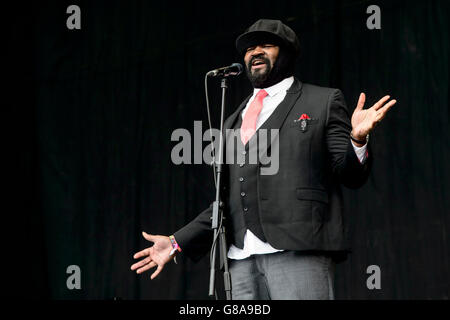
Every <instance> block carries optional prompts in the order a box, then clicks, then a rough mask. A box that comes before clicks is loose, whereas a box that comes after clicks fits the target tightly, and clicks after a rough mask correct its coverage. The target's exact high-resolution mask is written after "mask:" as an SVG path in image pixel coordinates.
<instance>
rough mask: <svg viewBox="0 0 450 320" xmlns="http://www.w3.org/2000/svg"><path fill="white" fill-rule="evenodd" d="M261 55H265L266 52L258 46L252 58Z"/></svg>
mask: <svg viewBox="0 0 450 320" xmlns="http://www.w3.org/2000/svg"><path fill="white" fill-rule="evenodd" d="M260 54H264V50H263V47H262V46H256V47H255V49H253V51H252V56H258V55H260Z"/></svg>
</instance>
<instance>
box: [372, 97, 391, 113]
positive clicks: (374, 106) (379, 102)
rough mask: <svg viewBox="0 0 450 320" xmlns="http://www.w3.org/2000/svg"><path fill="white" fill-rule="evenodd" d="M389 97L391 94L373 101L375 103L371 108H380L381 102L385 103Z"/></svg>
mask: <svg viewBox="0 0 450 320" xmlns="http://www.w3.org/2000/svg"><path fill="white" fill-rule="evenodd" d="M390 97H391V96H384V97H383V98H381V99H380V100H379V101H378V102H377V103H375V104H374V105H373V108H374V109H375V110H378V109H380V108H381V107H382V106H383V104H385V103H386V101H388V100H389V98H390Z"/></svg>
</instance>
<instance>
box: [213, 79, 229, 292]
mask: <svg viewBox="0 0 450 320" xmlns="http://www.w3.org/2000/svg"><path fill="white" fill-rule="evenodd" d="M220 87H221V88H222V105H221V110H220V138H219V157H218V159H219V160H218V161H216V163H214V164H213V165H215V166H216V172H217V179H216V199H215V201H214V202H213V209H212V215H211V228H212V230H213V231H214V237H213V244H212V248H211V265H210V274H209V296H210V297H213V296H215V279H216V270H215V267H216V249H217V242H219V254H220V259H221V261H223V281H224V287H225V295H226V299H227V300H231V279H230V273H229V271H228V261H227V243H226V238H225V227H224V226H223V220H224V219H225V217H224V216H223V207H224V205H223V202H222V201H221V200H220V190H221V176H222V166H223V164H222V158H223V155H222V151H223V143H224V142H223V124H224V113H225V96H226V90H227V88H228V79H227V74H225V75H224V76H223V78H222V80H221V84H220ZM211 143H212V142H211Z"/></svg>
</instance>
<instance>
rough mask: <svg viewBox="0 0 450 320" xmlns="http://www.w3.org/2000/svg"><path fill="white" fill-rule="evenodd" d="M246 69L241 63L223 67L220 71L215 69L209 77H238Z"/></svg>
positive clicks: (209, 73)
mask: <svg viewBox="0 0 450 320" xmlns="http://www.w3.org/2000/svg"><path fill="white" fill-rule="evenodd" d="M243 70H244V67H243V66H242V64H240V63H236V62H235V63H233V64H232V65H231V66H228V67H223V68H219V69H214V70H211V71H209V72H208V73H207V74H206V76H207V77H228V76H238V75H240V74H241V73H242V71H243Z"/></svg>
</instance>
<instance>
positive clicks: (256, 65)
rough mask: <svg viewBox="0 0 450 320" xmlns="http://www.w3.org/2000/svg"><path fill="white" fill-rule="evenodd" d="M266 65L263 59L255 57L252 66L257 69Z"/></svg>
mask: <svg viewBox="0 0 450 320" xmlns="http://www.w3.org/2000/svg"><path fill="white" fill-rule="evenodd" d="M265 65H266V63H265V62H264V60H262V59H255V60H254V61H253V62H252V68H255V69H257V68H262V67H264V66H265Z"/></svg>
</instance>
